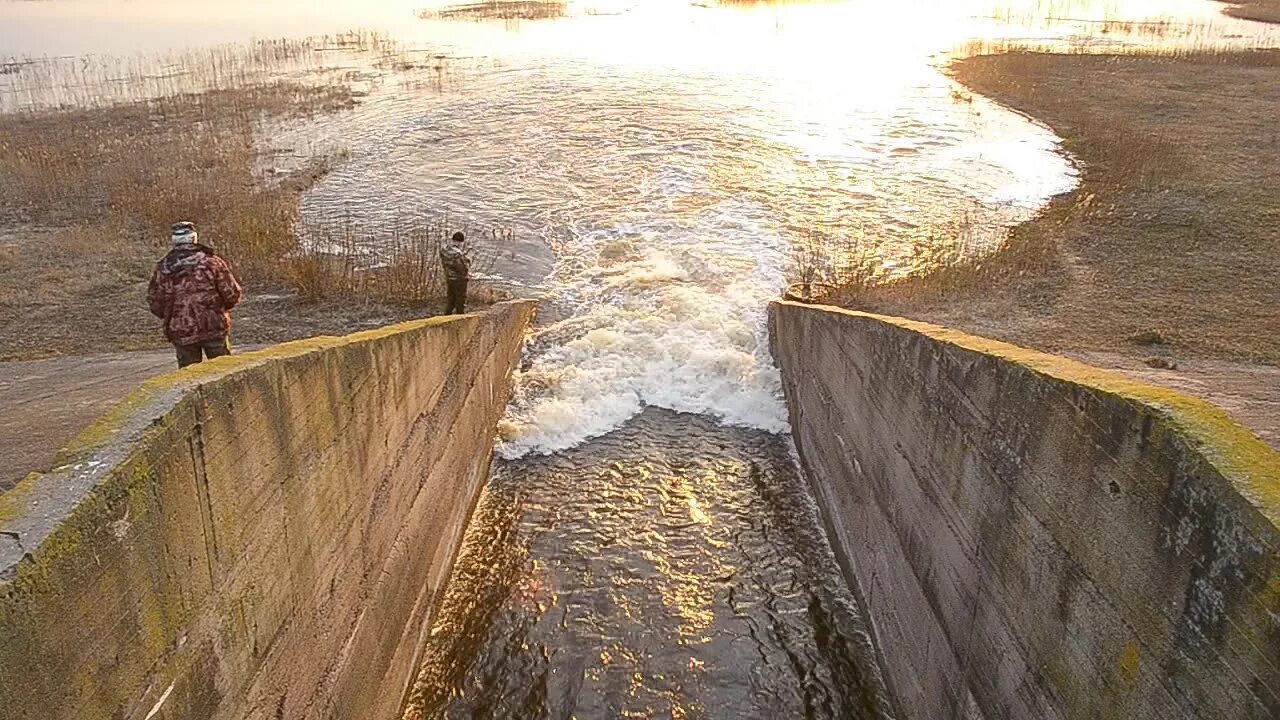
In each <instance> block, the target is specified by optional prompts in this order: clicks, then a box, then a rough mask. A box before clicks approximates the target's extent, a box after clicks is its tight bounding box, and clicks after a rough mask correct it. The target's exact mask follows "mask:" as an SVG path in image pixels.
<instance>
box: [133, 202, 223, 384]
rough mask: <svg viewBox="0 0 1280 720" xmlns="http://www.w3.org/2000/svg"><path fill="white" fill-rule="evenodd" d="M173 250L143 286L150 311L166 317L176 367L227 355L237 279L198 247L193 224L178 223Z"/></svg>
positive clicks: (210, 253) (166, 332) (214, 256)
mask: <svg viewBox="0 0 1280 720" xmlns="http://www.w3.org/2000/svg"><path fill="white" fill-rule="evenodd" d="M170 239H171V240H172V242H173V249H172V250H170V251H169V254H168V255H165V256H164V259H163V260H161V261H160V262H159V263H157V264H156V269H155V272H153V273H152V274H151V286H150V287H149V288H148V289H147V305H148V306H150V308H151V313H152V314H153V315H155V316H156V317H158V318H160V319H161V320H164V335H165V337H166V338H168V339H169V342H171V343H173V346H174V348H175V349H176V350H177V353H178V367H186V366H188V365H192V364H194V363H198V362H200V361H201V360H202V359H203V358H202V356H203V357H207V358H209V359H210V360H212V359H213V358H216V357H222V356H223V355H230V354H231V343H230V341H229V339H228V336H229V335H230V333H231V313H230V310H231V308H233V307H235V306H236V303H238V302H240V283H238V282H236V278H235V275H232V274H231V268H230V266H228V265H227V262H226V261H225V260H223V259H222V258H220V257H218V254H217V253H215V252H214V251H213V249H212V248H209V247H207V246H205V245H201V244H200V242H199V237H198V235H197V234H196V226H195V225H194V224H193V223H189V222H180V223H177V224H175V225H174V226H173V229H172V231H171V234H170Z"/></svg>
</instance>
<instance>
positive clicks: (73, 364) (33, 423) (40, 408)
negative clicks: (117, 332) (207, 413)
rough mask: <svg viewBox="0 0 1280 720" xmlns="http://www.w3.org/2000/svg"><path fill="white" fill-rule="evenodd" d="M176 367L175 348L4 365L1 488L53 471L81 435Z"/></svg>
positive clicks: (0, 377)
mask: <svg viewBox="0 0 1280 720" xmlns="http://www.w3.org/2000/svg"><path fill="white" fill-rule="evenodd" d="M174 367H175V363H174V359H173V351H171V350H152V351H146V352H130V353H118V354H113V355H88V356H85V355H80V356H72V357H60V358H52V359H49V360H28V361H20V362H7V363H0V492H4V491H5V490H8V489H9V488H11V487H13V486H14V485H15V484H17V482H18V481H19V480H21V479H22V478H24V477H26V475H27V474H28V473H30V472H34V471H41V470H48V469H49V467H50V465H51V464H52V463H53V458H54V456H55V455H56V454H57V452H58V450H60V449H61V448H62V447H63V446H64V445H66V444H67V443H68V442H69V441H70V440H71V439H72V438H73V437H75V435H76V433H78V432H80V430H81V429H83V428H84V427H85V426H86V425H88V424H89V423H91V422H93V421H94V420H96V419H97V418H98V416H99V415H102V414H103V413H104V412H106V411H107V410H108V409H109V408H110V407H111V406H112V405H114V404H115V403H117V402H119V400H120V399H121V398H123V397H124V396H125V394H127V393H128V392H129V391H130V390H132V389H133V388H135V387H136V386H137V385H138V384H139V383H141V382H142V381H143V380H146V379H147V378H149V377H151V376H153V375H158V374H160V373H162V372H167V371H169V370H172V369H173V368H174Z"/></svg>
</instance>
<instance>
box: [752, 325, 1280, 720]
mask: <svg viewBox="0 0 1280 720" xmlns="http://www.w3.org/2000/svg"><path fill="white" fill-rule="evenodd" d="M770 330H771V333H770V338H771V342H772V345H773V352H774V357H775V358H776V359H777V361H778V363H779V365H780V367H781V370H782V375H783V385H784V388H785V392H786V394H787V404H788V407H789V409H790V412H791V422H792V428H793V432H794V436H795V440H796V445H797V447H798V449H799V452H800V456H801V458H802V461H803V465H804V470H805V474H806V475H807V476H808V479H809V481H810V484H811V486H812V488H813V490H814V493H815V495H816V496H817V501H818V504H819V506H821V507H822V509H823V513H824V516H825V521H826V524H827V526H828V534H829V536H830V538H831V541H832V545H834V546H835V548H836V551H837V554H838V555H839V556H840V557H841V559H842V561H843V564H844V565H845V567H846V569H847V570H848V573H847V574H848V577H849V578H850V580H851V582H852V583H853V584H855V585H856V586H857V587H858V590H859V591H860V592H859V594H860V595H861V597H862V599H863V601H864V603H865V604H866V606H867V610H868V612H869V614H870V617H871V619H872V623H873V625H874V627H875V632H876V635H877V636H878V639H879V643H878V644H879V647H880V648H881V650H882V657H883V665H884V670H885V673H886V675H887V680H888V682H889V683H890V685H891V688H890V690H891V691H892V692H893V694H894V695H895V697H896V698H897V699H898V701H899V704H900V711H901V715H902V717H904V718H912V719H916V718H918V719H925V718H983V717H985V718H988V719H994V718H1010V719H1019V720H1020V719H1022V718H1044V719H1048V718H1112V717H1114V718H1152V719H1153V720H1155V719H1156V718H1160V719H1162V720H1167V719H1169V718H1233V719H1235V718H1238V719H1241V720H1243V719H1245V718H1249V719H1256V720H1263V719H1270V718H1277V717H1280V531H1278V530H1277V527H1278V523H1280V457H1278V456H1277V454H1276V453H1275V451H1273V450H1271V449H1270V448H1269V447H1267V446H1266V445H1265V444H1264V443H1263V442H1262V441H1261V440H1259V439H1258V438H1256V437H1254V436H1252V435H1251V434H1250V433H1248V432H1247V431H1245V430H1243V429H1242V428H1240V427H1239V426H1237V425H1236V424H1235V423H1233V422H1232V421H1231V420H1229V419H1228V418H1227V417H1226V415H1225V414H1224V413H1223V412H1222V411H1220V410H1218V409H1216V408H1213V407H1210V406H1208V405H1206V404H1205V403H1202V402H1200V401H1197V400H1193V399H1191V398H1188V397H1185V396H1181V395H1178V394H1177V393H1173V392H1170V391H1164V390H1157V389H1155V388H1152V387H1148V386H1144V385H1141V384H1138V383H1134V382H1130V381H1126V380H1123V379H1120V378H1118V377H1115V376H1112V375H1109V374H1107V373H1103V372H1100V371H1096V370H1093V369H1092V368H1089V367H1086V366H1084V365H1080V364H1079V363H1074V362H1070V361H1066V360H1062V359H1060V358H1054V357H1051V356H1048V355H1043V354H1040V353H1034V352H1029V351H1026V350H1022V349H1019V348H1015V347H1012V346H1010V345H1005V344H1003V343H996V342H991V341H987V340H982V339H981V338H975V337H970V336H966V335H964V334H962V333H957V332H954V331H949V330H946V329H944V328H939V327H934V326H930V325H926V324H923V323H913V322H909V321H904V320H898V319H894V318H883V317H876V316H872V315H866V314H861V313H850V312H844V311H839V310H835V309H831V308H827V309H819V308H812V307H806V306H802V305H795V304H789V303H779V304H775V305H774V306H773V307H772V308H771V314H770Z"/></svg>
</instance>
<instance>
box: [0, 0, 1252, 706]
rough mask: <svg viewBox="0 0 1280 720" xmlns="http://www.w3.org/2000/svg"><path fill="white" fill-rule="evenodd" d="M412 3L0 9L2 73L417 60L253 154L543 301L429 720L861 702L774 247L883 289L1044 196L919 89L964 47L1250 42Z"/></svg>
mask: <svg viewBox="0 0 1280 720" xmlns="http://www.w3.org/2000/svg"><path fill="white" fill-rule="evenodd" d="M418 5H419V3H414V2H407V1H406V0H386V1H384V2H369V3H359V4H357V3H348V2H341V1H339V0H319V1H317V0H309V1H307V2H301V1H298V0H289V1H287V2H273V3H270V4H263V3H258V2H249V0H234V1H230V2H223V3H200V4H195V3H173V2H163V3H161V2H154V1H153V0H136V1H135V2H129V3H123V2H110V1H107V0H83V1H79V2H78V1H76V0H48V1H47V2H38V3H31V2H27V3H3V4H0V56H3V55H6V54H14V55H22V54H34V55H45V54H51V55H57V54H60V53H73V54H79V53H83V52H114V53H120V52H125V51H130V52H132V51H135V50H149V51H164V50H170V49H175V48H179V49H180V48H184V47H190V46H197V47H198V46H200V45H202V44H211V43H215V42H226V41H237V40H243V39H245V38H246V37H247V36H249V35H258V36H262V37H272V36H277V35H295V36H296V35H300V34H308V33H320V32H333V31H340V30H344V29H347V28H349V27H351V26H356V25H358V26H365V27H376V28H381V29H384V30H386V31H388V32H390V33H391V34H393V35H394V36H395V37H397V38H399V39H401V40H402V41H404V42H405V43H407V44H408V45H410V46H411V47H416V48H425V49H426V50H427V53H426V54H425V55H424V56H425V57H434V56H435V55H437V54H438V55H442V56H444V59H443V60H439V61H438V62H436V65H435V67H436V70H434V71H433V70H429V69H428V70H421V71H418V72H410V73H397V72H381V73H379V72H371V71H369V70H368V69H367V68H366V69H358V70H353V71H352V72H358V73H364V74H363V75H361V77H362V80H361V86H362V89H364V90H366V91H367V93H368V94H367V96H366V97H365V98H364V99H363V101H362V103H361V105H360V106H359V107H357V108H356V109H355V110H353V111H351V112H349V113H344V114H340V115H338V116H334V117H330V118H324V119H321V120H319V121H317V122H316V123H315V124H311V125H307V126H305V127H301V128H298V127H281V128H273V129H271V132H270V133H269V136H268V137H267V139H266V140H267V142H268V143H269V144H270V145H271V146H272V147H273V148H277V149H279V150H281V151H287V150H292V151H293V152H294V153H302V154H305V153H306V152H307V150H308V149H309V148H313V147H315V146H317V145H318V146H321V147H342V148H345V149H347V150H348V151H349V159H347V160H346V161H345V162H343V163H342V164H340V165H339V166H338V167H337V169H336V170H335V172H333V173H332V174H331V175H330V176H328V177H327V178H326V179H325V180H324V181H323V182H321V183H320V185H319V186H318V187H316V188H315V189H314V190H313V191H311V192H310V193H309V194H308V195H307V196H306V198H305V199H304V206H303V210H304V213H306V214H307V215H310V216H323V215H325V214H328V213H339V212H340V213H347V214H353V215H357V216H363V217H367V218H370V219H377V220H381V221H387V220H392V221H394V219H395V218H396V217H398V216H401V215H403V214H404V213H406V212H411V211H416V210H421V209H428V210H445V209H447V210H450V211H452V212H454V213H458V214H461V215H462V216H465V217H467V218H472V219H475V220H476V221H477V222H478V223H480V224H487V225H502V226H508V227H512V228H515V229H516V237H517V242H516V244H515V245H513V246H512V247H509V248H503V249H502V250H503V252H502V262H501V264H500V266H499V267H498V268H497V270H498V273H499V274H500V275H501V276H502V278H503V280H504V282H506V283H508V284H509V285H511V286H513V287H515V288H517V291H518V292H520V293H524V294H536V295H539V296H541V297H542V298H543V304H542V308H541V311H540V320H539V325H538V327H537V329H536V332H535V334H534V337H533V338H532V340H531V343H530V346H529V349H528V351H527V353H526V358H525V360H524V363H523V366H522V369H521V371H520V372H519V374H518V377H517V384H516V395H515V398H514V400H513V402H512V405H511V408H510V410H509V413H508V416H507V418H506V419H505V420H504V421H503V424H502V427H501V443H500V447H499V451H500V454H501V456H502V457H503V458H504V459H503V460H500V461H498V462H497V464H496V467H495V473H494V477H493V479H492V482H491V484H490V487H489V488H488V490H487V492H486V494H485V496H484V498H483V499H482V501H481V503H480V505H479V508H478V510H477V514H476V518H475V520H474V522H473V523H472V527H471V528H470V530H469V531H468V539H467V542H466V549H465V552H464V554H463V557H462V559H461V560H460V562H459V566H458V569H457V572H456V573H455V576H454V578H453V580H452V581H451V584H450V587H449V590H448V602H447V603H446V608H445V610H444V612H443V613H442V616H441V618H440V621H439V623H438V624H437V627H436V629H435V631H434V633H433V635H432V641H431V643H430V644H429V646H428V647H427V649H426V661H425V663H424V674H423V678H422V684H421V686H420V688H419V690H420V694H419V701H420V702H421V704H422V706H423V707H424V708H425V709H426V710H427V715H428V716H434V715H444V716H447V717H507V718H528V717H556V718H563V717H579V718H597V717H687V718H694V717H743V718H749V717H815V718H816V717H832V718H836V717H840V718H846V717H853V718H858V717H873V716H875V715H876V713H878V712H880V711H881V710H882V708H879V707H878V702H879V698H878V693H879V685H878V673H877V672H876V669H875V667H874V663H873V662H872V661H871V654H870V652H869V650H868V648H867V647H866V640H865V635H864V630H865V627H864V623H863V620H862V619H861V618H860V617H859V615H858V611H857V608H856V607H855V606H854V604H853V602H852V599H851V598H850V597H849V596H848V593H847V591H846V590H844V589H843V585H842V580H841V578H840V576H839V573H838V572H837V571H836V569H835V566H834V561H833V558H832V556H831V552H830V548H828V547H827V546H826V544H825V540H824V538H823V536H822V534H821V532H820V530H819V525H818V523H817V520H816V517H815V513H814V509H813V507H812V505H811V503H810V501H809V500H808V496H807V495H806V494H805V491H804V489H803V487H802V484H801V483H800V481H799V480H798V478H797V472H796V469H795V467H794V464H793V462H792V459H791V456H790V454H789V445H788V441H787V440H786V439H785V435H784V433H785V431H786V430H787V422H786V413H785V409H784V408H783V405H782V402H781V399H780V396H779V395H780V394H779V383H778V378H777V374H776V371H775V370H774V369H773V367H772V364H771V362H770V361H769V359H768V356H767V343H766V338H765V329H764V309H765V305H766V303H767V301H768V300H769V299H771V298H773V297H776V296H777V294H778V292H779V290H780V289H781V288H782V287H783V286H784V284H785V282H786V276H787V273H788V265H789V263H790V262H791V257H792V248H793V247H794V245H795V242H796V241H797V240H798V239H802V238H805V237H807V236H808V237H811V236H813V235H814V234H815V233H817V234H819V235H820V236H821V237H825V238H829V239H834V243H835V244H836V245H837V246H838V247H849V246H852V245H857V246H859V247H862V248H867V249H869V250H870V251H871V252H872V253H873V255H874V257H875V258H876V259H877V264H878V267H879V271H880V272H883V273H886V274H893V273H900V272H907V271H912V270H916V269H918V267H917V265H918V264H919V263H920V262H921V260H920V258H921V257H922V255H923V256H924V257H925V258H928V257H931V256H932V254H933V253H935V252H938V251H941V252H943V253H944V254H945V253H947V252H951V253H986V252H991V251H992V250H994V249H996V247H997V246H998V242H999V238H1000V237H1001V231H1002V230H1003V229H1005V228H1007V227H1009V226H1010V225H1012V224H1013V223H1016V222H1019V221H1021V220H1024V219H1026V218H1027V217H1029V216H1030V215H1031V214H1032V213H1033V212H1034V211H1035V210H1036V209H1037V208H1038V207H1040V206H1041V205H1042V204H1043V203H1044V202H1045V201H1046V200H1047V199H1048V198H1049V197H1050V196H1052V195H1054V194H1055V193H1059V192H1063V191H1065V190H1068V189H1069V188H1070V187H1072V184H1073V182H1074V171H1073V169H1072V167H1071V165H1070V163H1069V162H1068V161H1067V160H1066V159H1065V158H1063V157H1061V156H1060V155H1059V154H1058V153H1057V139H1056V138H1055V137H1054V136H1053V135H1052V134H1051V133H1049V132H1048V131H1047V130H1046V129H1045V128H1043V127H1042V126H1040V125H1038V124H1036V123H1035V122H1033V121H1031V120H1029V119H1027V118H1024V117H1021V116H1019V115H1017V114H1014V113H1012V112H1009V111H1006V110H1004V109H1002V108H999V107H997V106H995V105H993V104H991V103H988V102H986V101H984V100H983V99H981V98H973V97H970V96H969V95H968V93H967V92H965V91H964V90H963V89H962V88H960V87H959V86H958V85H956V84H955V83H954V82H953V81H951V80H950V79H949V78H948V77H947V76H946V74H945V72H944V71H943V69H942V65H943V64H944V63H945V61H946V59H947V58H948V57H949V54H948V53H949V51H950V50H951V49H952V48H954V47H956V46H957V45H958V44H961V43H964V42H965V41H967V40H971V39H974V38H977V39H990V38H999V37H1014V38H1021V39H1025V40H1029V41H1034V42H1037V43H1050V44H1052V43H1058V42H1061V41H1062V40H1063V39H1064V38H1068V39H1070V38H1074V39H1075V40H1077V41H1087V42H1088V43H1094V44H1115V43H1131V42H1147V41H1155V42H1159V43H1162V44H1166V45H1172V46H1179V45H1192V46H1194V45H1199V44H1206V43H1217V42H1225V43H1234V44H1243V45H1251V44H1275V35H1274V33H1273V32H1272V31H1269V30H1266V29H1265V28H1264V27H1263V26H1260V25H1255V24H1249V23H1242V22H1238V21H1233V20H1228V19H1225V18H1223V17H1222V16H1220V15H1219V14H1218V9H1219V8H1218V7H1217V5H1216V4H1214V3H1211V2H1208V1H1207V0H1169V2H1163V3H1162V2H1146V3H1144V2H1138V1H1137V0H1060V1H1057V2H1043V1H1041V2H1036V1H1034V0H1026V1H1020V0H1006V1H1004V2H991V1H988V2H980V1H978V0H932V1H930V0H917V1H915V2H910V1H906V2H886V1H885V0H874V1H873V0H849V1H848V2H817V3H797V4H781V5H771V4H768V3H724V4H723V5H725V6H717V5H716V3H705V4H697V5H695V4H690V3H686V2H674V1H672V0H652V1H651V2H623V1H613V2H597V3H592V4H583V3H568V4H567V5H566V7H565V11H566V15H567V16H566V17H564V18H560V19H551V20H543V21H536V22H523V23H510V22H470V21H459V20H446V19H441V18H439V17H435V16H432V17H428V18H426V19H420V18H418V17H417V16H416V13H415V12H414V11H415V10H417V9H418ZM140 17H145V18H146V21H145V22H139V18H140ZM1152 20H1154V21H1155V22H1154V24H1153V23H1150V22H1146V23H1143V24H1139V25H1126V24H1124V22H1123V21H1152ZM1131 32H1136V33H1137V35H1136V36H1130V33H1131ZM1144 33H1145V35H1147V36H1149V37H1144ZM26 67H27V66H14V68H13V69H10V70H8V71H7V72H9V73H10V74H9V77H10V78H11V79H10V80H8V82H15V80H13V78H18V77H19V76H18V75H17V73H21V72H27V70H26V69H25V68H26ZM446 70H447V72H446ZM433 72H434V73H435V74H434V75H433V74H432V73H433ZM82 74H83V73H77V72H73V73H71V75H72V76H73V77H81V75H82ZM5 82H6V79H5V76H4V75H0V96H3V94H4V93H3V90H4V87H5ZM72 90H75V88H72ZM3 106H4V105H3V104H0V107H3ZM288 155H289V152H282V153H281V156H288ZM922 249H923V250H925V252H923V253H922V252H921V251H922ZM887 650H888V651H889V652H891V651H892V649H891V648H889V649H887Z"/></svg>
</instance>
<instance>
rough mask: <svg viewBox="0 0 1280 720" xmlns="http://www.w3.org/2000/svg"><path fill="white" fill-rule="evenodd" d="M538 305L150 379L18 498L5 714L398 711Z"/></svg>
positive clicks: (6, 505) (0, 578) (340, 714)
mask: <svg viewBox="0 0 1280 720" xmlns="http://www.w3.org/2000/svg"><path fill="white" fill-rule="evenodd" d="M533 312H534V305H533V303H531V302H514V303H504V304H501V305H498V306H495V307H494V308H493V309H492V310H491V311H489V312H487V313H481V314H473V315H466V316H457V317H450V318H432V319H427V320H419V321H412V322H408V323H403V324H400V325H395V326H390V327H387V328H382V329H379V330H373V331H368V332H363V333H358V334H355V335H350V336H346V337H340V338H339V337H325V338H316V339H313V340H305V341H299V342H294V343H288V344H285V345H280V346H276V347H273V348H269V349H266V350H263V351H259V352H254V353H248V354H243V355H237V356H233V357H229V358H222V359H218V360H215V361H212V362H208V363H203V364H201V365H197V366H193V367H191V368H187V369H185V370H181V371H178V372H175V373H171V374H168V375H165V376H161V377H158V378H155V379H153V380H150V381H148V382H146V383H144V384H143V386H142V387H140V388H139V389H138V390H136V391H135V392H134V393H132V394H131V395H129V396H128V397H127V398H126V399H125V400H124V401H123V402H122V403H120V405H119V406H117V407H116V408H115V409H114V410H112V411H111V412H109V413H108V414H107V415H106V416H105V417H104V418H102V419H101V420H100V421H98V422H97V423H95V424H94V425H92V426H91V427H89V428H88V429H87V430H85V431H84V432H83V433H82V434H81V435H80V436H79V437H77V439H76V440H75V441H74V442H72V444H71V445H70V446H68V447H67V448H66V449H65V450H64V451H63V452H62V453H61V455H60V456H59V458H58V461H57V462H58V467H56V468H55V469H54V470H53V471H51V472H49V473H45V474H35V475H32V476H30V477H28V478H27V479H25V480H24V481H22V482H21V483H19V485H18V486H17V487H16V488H14V489H13V490H11V491H10V492H8V493H5V494H3V495H0V718H3V720H9V719H10V718H31V719H36V718H39V719H40V720H51V719H54V718H75V719H76V720H93V719H95V718H103V719H107V718H110V719H111V720H117V719H122V720H123V719H130V720H131V719H133V718H137V719H138V720H159V719H162V718H168V719H171V720H177V719H183V720H190V719H199V718H281V717H287V718H320V717H324V718H357V717H359V718H378V717H393V716H395V715H396V714H397V712H398V710H399V705H400V702H401V699H402V697H401V696H402V694H403V692H404V690H405V688H406V686H407V684H408V682H409V679H410V676H411V669H412V668H413V666H414V662H413V661H414V656H415V654H416V653H417V652H418V650H419V648H420V647H421V638H422V633H423V632H425V631H426V629H427V628H428V627H429V620H430V616H431V613H432V611H433V608H434V606H435V601H436V599H437V596H438V593H439V591H440V589H441V585H442V584H443V582H444V580H445V579H446V578H447V574H448V572H449V568H450V565H451V564H452V560H453V555H454V552H455V551H456V547H457V543H458V541H459V539H460V535H461V532H462V529H463V527H464V526H465V524H466V521H467V519H468V517H469V516H470V512H471V509H472V507H473V505H474V501H475V498H476V496H477V494H478V492H479V489H480V487H481V485H482V484H483V482H484V480H485V478H486V477H487V472H488V465H489V458H490V455H491V452H492V442H493V437H494V429H495V426H496V423H497V421H498V419H499V418H500V417H501V414H502V412H503V409H504V408H505V405H506V400H507V392H508V378H509V376H510V373H511V371H512V368H513V366H514V364H515V362H516V359H517V357H518V355H519V352H520V348H521V346H522V344H523V340H524V335H525V332H526V328H527V326H528V323H529V322H530V320H531V317H532V314H533Z"/></svg>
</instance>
